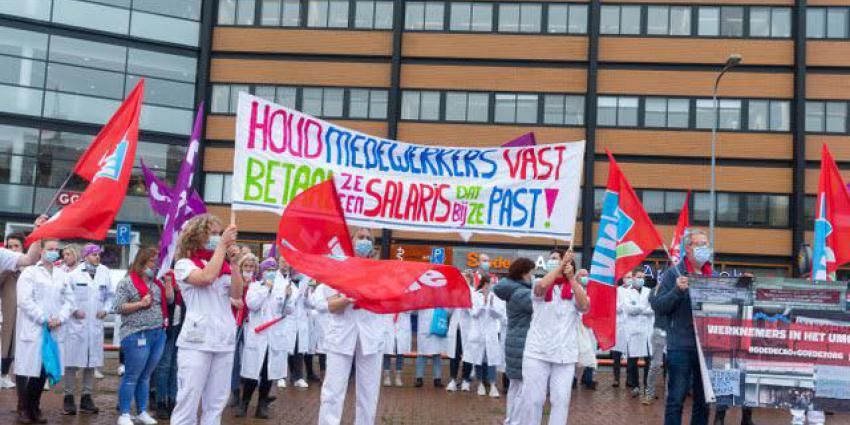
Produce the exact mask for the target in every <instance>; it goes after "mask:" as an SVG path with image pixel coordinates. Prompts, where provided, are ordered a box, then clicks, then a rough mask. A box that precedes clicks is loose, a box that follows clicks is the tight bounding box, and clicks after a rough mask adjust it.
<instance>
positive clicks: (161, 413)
mask: <svg viewBox="0 0 850 425" xmlns="http://www.w3.org/2000/svg"><path fill="white" fill-rule="evenodd" d="M154 416H156V418H157V419H159V420H163V421H164V420H167V419H169V418H170V417H171V414H170V413H169V412H168V405H167V404H166V403H164V402H161V401H158V402H156V413H155V414H154Z"/></svg>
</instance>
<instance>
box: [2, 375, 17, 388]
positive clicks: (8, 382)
mask: <svg viewBox="0 0 850 425" xmlns="http://www.w3.org/2000/svg"><path fill="white" fill-rule="evenodd" d="M0 388H2V389H4V390H9V389H12V388H15V382H14V381H12V378H10V377H9V375H3V377H2V378H0Z"/></svg>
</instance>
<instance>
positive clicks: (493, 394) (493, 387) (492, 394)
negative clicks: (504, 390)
mask: <svg viewBox="0 0 850 425" xmlns="http://www.w3.org/2000/svg"><path fill="white" fill-rule="evenodd" d="M500 396H501V394H499V389H498V388H496V384H490V397H493V398H499V397H500Z"/></svg>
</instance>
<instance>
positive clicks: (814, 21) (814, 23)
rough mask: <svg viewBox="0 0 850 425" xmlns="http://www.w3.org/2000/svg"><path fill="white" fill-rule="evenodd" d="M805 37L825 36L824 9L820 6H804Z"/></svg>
mask: <svg viewBox="0 0 850 425" xmlns="http://www.w3.org/2000/svg"><path fill="white" fill-rule="evenodd" d="M806 37H807V38H824V37H826V9H825V8H822V7H812V8H806Z"/></svg>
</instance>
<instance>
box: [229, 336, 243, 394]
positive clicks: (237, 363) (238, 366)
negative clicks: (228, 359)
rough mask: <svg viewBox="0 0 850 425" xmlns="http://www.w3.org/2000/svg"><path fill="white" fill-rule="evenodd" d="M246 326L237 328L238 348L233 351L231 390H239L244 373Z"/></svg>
mask: <svg viewBox="0 0 850 425" xmlns="http://www.w3.org/2000/svg"><path fill="white" fill-rule="evenodd" d="M244 329H245V326H239V327H238V328H236V350H235V351H233V371H232V372H231V373H230V392H234V391H239V383H240V382H241V378H242V376H241V373H242V346H243V345H245V334H244V333H243V332H244Z"/></svg>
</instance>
